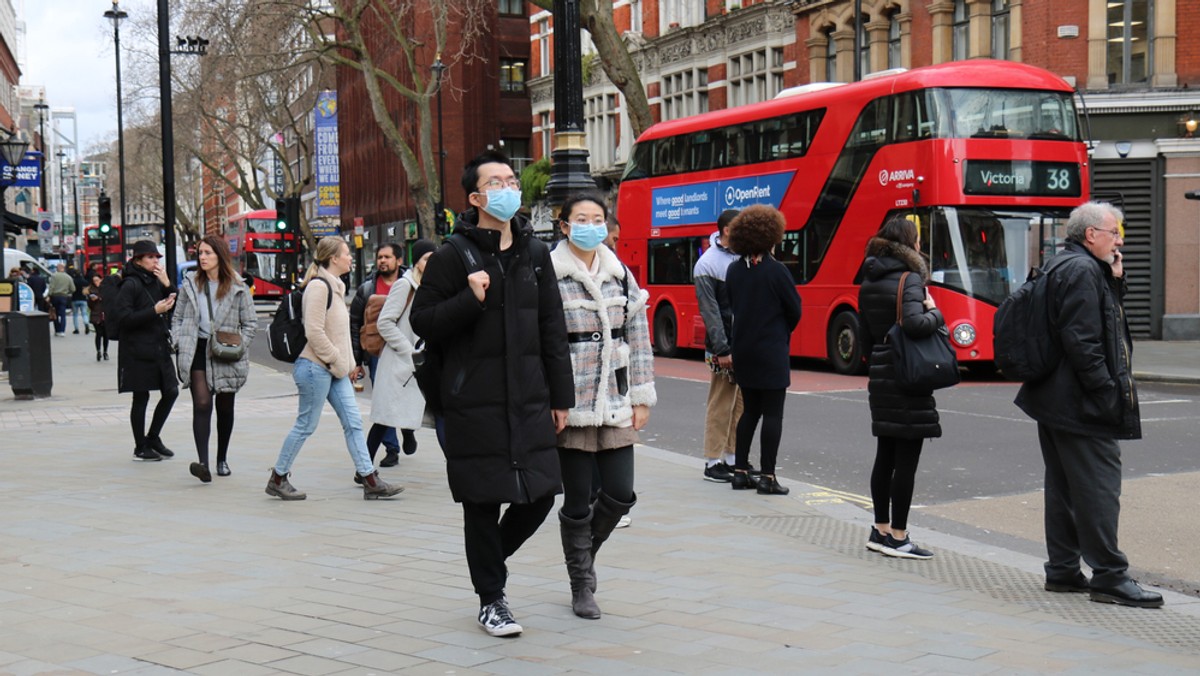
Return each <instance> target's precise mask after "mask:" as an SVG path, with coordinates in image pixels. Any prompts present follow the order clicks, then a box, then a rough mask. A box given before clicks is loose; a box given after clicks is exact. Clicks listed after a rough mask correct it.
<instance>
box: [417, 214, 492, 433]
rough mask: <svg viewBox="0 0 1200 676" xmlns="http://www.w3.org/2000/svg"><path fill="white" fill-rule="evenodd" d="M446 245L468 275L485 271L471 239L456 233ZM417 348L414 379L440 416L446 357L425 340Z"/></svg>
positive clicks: (420, 341) (431, 409) (426, 401)
mask: <svg viewBox="0 0 1200 676" xmlns="http://www.w3.org/2000/svg"><path fill="white" fill-rule="evenodd" d="M446 243H448V244H450V245H451V246H452V247H453V248H454V250H455V251H457V252H458V255H459V257H461V258H462V262H463V267H465V268H466V270H467V275H470V274H471V273H473V272H477V271H479V270H482V269H483V264H482V263H481V262H480V260H479V255H480V254H479V249H478V248H477V247H476V246H475V243H474V242H472V241H471V240H470V239H468V238H467V237H465V236H463V235H461V234H457V233H456V234H452V235H450V236H449V237H447V238H446ZM416 348H417V349H416V351H415V352H414V353H413V377H415V378H416V379H417V387H418V388H420V389H421V395H422V396H423V397H425V405H426V406H428V407H429V410H430V411H431V412H433V413H434V414H437V415H440V414H441V412H442V392H441V382H442V370H443V369H444V368H445V363H444V355H443V354H442V351H441V350H440V349H438V346H437V345H431V344H429V343H428V342H427V341H425V340H423V339H422V340H419V341H417V346H416Z"/></svg>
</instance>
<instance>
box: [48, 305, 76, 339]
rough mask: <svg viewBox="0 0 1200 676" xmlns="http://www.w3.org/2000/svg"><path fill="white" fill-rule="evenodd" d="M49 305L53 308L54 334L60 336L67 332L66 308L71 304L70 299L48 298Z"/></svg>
mask: <svg viewBox="0 0 1200 676" xmlns="http://www.w3.org/2000/svg"><path fill="white" fill-rule="evenodd" d="M50 304H51V305H53V306H54V313H55V317H54V332H55V333H57V334H59V335H62V334H64V333H66V332H67V306H69V305H70V304H71V297H70V296H50Z"/></svg>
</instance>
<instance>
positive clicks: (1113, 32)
mask: <svg viewBox="0 0 1200 676" xmlns="http://www.w3.org/2000/svg"><path fill="white" fill-rule="evenodd" d="M1153 9H1154V8H1153V3H1152V2H1151V0H1124V2H1109V3H1108V83H1109V84H1110V85H1127V84H1138V83H1144V82H1147V81H1148V80H1149V77H1150V72H1151V70H1152V67H1151V60H1152V59H1153V55H1154V52H1153V45H1152V44H1151V42H1150V36H1152V35H1154V31H1153V30H1151V28H1152V26H1151V25H1150V21H1151V17H1152V16H1153V15H1154V12H1153Z"/></svg>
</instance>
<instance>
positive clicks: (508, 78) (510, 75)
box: [500, 59, 525, 92]
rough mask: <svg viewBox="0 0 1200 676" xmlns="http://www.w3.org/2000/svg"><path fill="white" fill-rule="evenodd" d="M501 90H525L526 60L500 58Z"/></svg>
mask: <svg viewBox="0 0 1200 676" xmlns="http://www.w3.org/2000/svg"><path fill="white" fill-rule="evenodd" d="M500 91H502V92H523V91H525V61H524V60H523V59H500Z"/></svg>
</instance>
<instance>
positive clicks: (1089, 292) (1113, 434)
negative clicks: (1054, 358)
mask: <svg viewBox="0 0 1200 676" xmlns="http://www.w3.org/2000/svg"><path fill="white" fill-rule="evenodd" d="M1058 255H1059V256H1062V257H1065V258H1066V259H1067V260H1066V261H1064V262H1063V263H1061V264H1059V265H1056V266H1055V268H1054V270H1053V271H1052V272H1051V273H1050V276H1049V277H1048V278H1047V279H1046V281H1047V283H1048V284H1049V286H1048V287H1047V289H1046V290H1047V295H1048V298H1049V299H1050V328H1051V330H1052V331H1055V332H1056V335H1057V338H1058V343H1059V345H1060V346H1061V347H1062V349H1063V359H1062V360H1061V361H1059V363H1058V366H1057V367H1056V368H1055V369H1054V372H1053V373H1051V374H1050V375H1049V376H1047V377H1046V378H1043V379H1042V380H1039V381H1037V382H1032V383H1025V384H1024V385H1022V386H1021V390H1020V391H1019V392H1018V393H1017V399H1016V404H1017V406H1019V407H1020V408H1021V410H1022V411H1024V412H1025V413H1026V414H1028V415H1029V417H1031V418H1033V419H1034V420H1036V421H1038V422H1040V423H1043V424H1045V425H1048V426H1050V427H1053V428H1056V429H1059V430H1063V431H1066V432H1071V433H1074V434H1082V435H1085V436H1090V437H1101V438H1106V439H1140V438H1141V437H1142V421H1141V414H1140V413H1139V409H1138V396H1137V384H1136V383H1135V382H1134V380H1133V370H1132V362H1131V359H1132V356H1133V341H1132V339H1131V338H1130V335H1129V324H1128V323H1127V322H1126V321H1125V311H1124V309H1123V308H1122V306H1121V299H1122V298H1123V297H1124V295H1125V280H1124V279H1115V278H1113V275H1112V267H1111V266H1109V265H1108V263H1105V262H1104V261H1102V260H1100V259H1099V258H1096V257H1095V256H1093V255H1092V253H1091V252H1090V251H1088V250H1087V249H1086V248H1085V247H1084V246H1083V245H1081V244H1078V243H1076V242H1073V241H1068V242H1067V245H1066V248H1065V250H1064V251H1063V252H1062V253H1060V254H1058Z"/></svg>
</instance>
